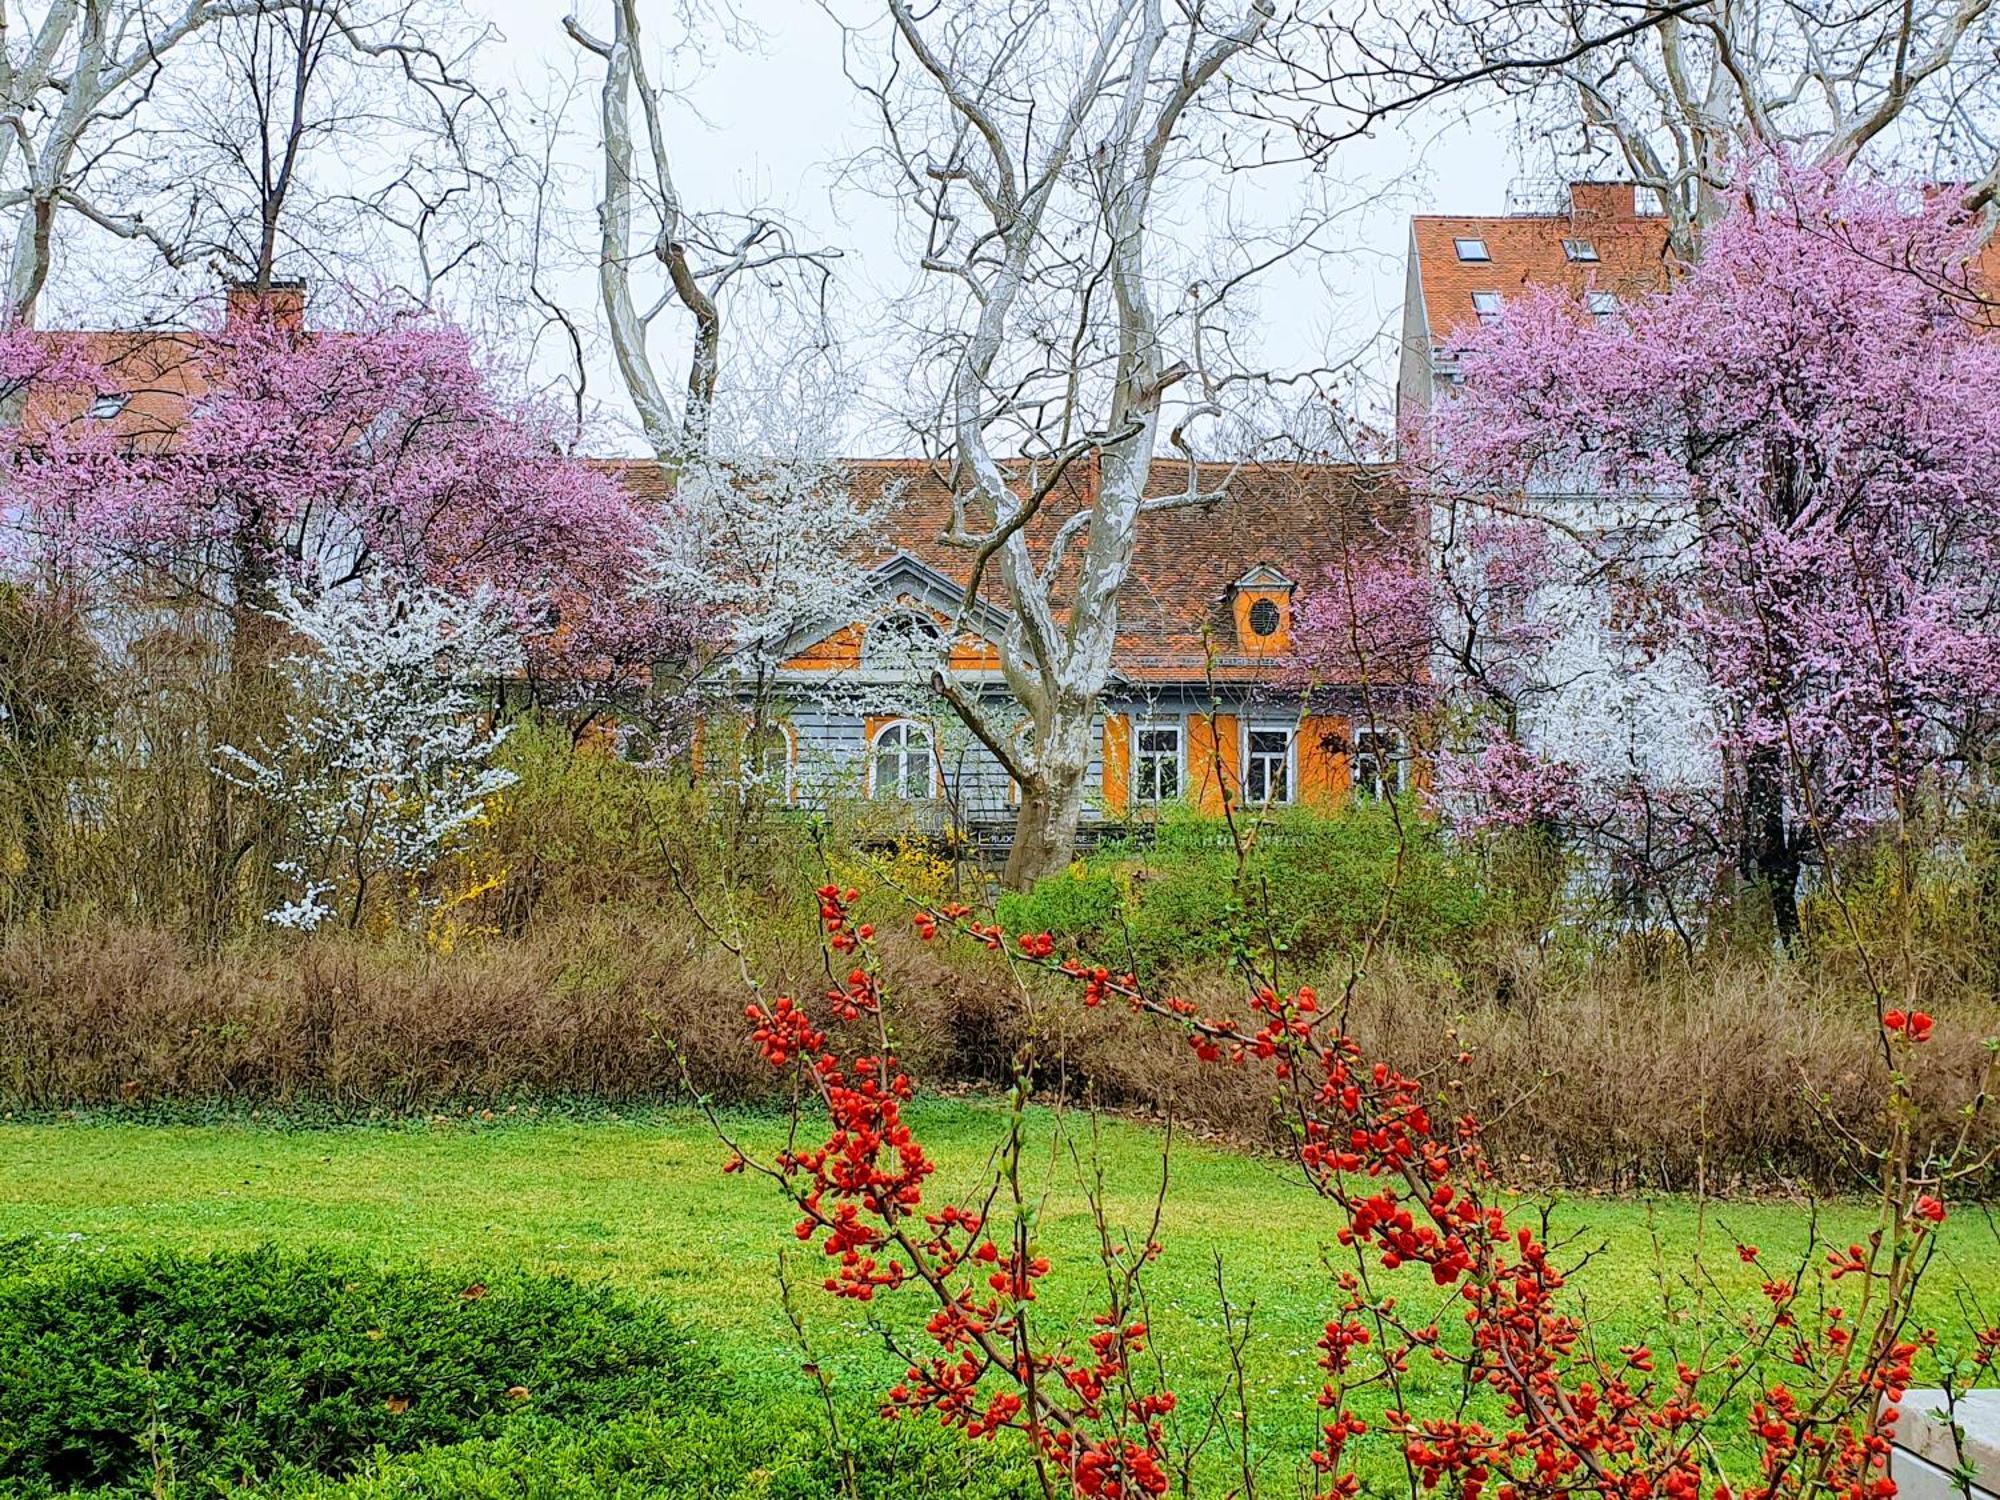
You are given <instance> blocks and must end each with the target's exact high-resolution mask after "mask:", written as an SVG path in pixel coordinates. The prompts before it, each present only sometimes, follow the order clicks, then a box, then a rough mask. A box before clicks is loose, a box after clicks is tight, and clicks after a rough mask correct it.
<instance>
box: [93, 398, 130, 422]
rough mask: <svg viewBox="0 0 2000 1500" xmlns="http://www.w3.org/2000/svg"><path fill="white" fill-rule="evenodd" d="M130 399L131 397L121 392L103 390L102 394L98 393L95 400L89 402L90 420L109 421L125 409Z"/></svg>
mask: <svg viewBox="0 0 2000 1500" xmlns="http://www.w3.org/2000/svg"><path fill="white" fill-rule="evenodd" d="M131 400H132V398H131V397H130V396H127V395H125V394H123V393H122V392H119V391H106V392H104V394H102V395H100V396H99V397H98V398H97V399H96V400H95V401H93V402H91V403H90V417H91V420H92V421H96V422H109V421H110V420H111V419H112V418H114V417H116V416H118V415H119V414H120V413H122V412H123V411H124V410H125V408H126V406H127V405H129V404H130V403H131Z"/></svg>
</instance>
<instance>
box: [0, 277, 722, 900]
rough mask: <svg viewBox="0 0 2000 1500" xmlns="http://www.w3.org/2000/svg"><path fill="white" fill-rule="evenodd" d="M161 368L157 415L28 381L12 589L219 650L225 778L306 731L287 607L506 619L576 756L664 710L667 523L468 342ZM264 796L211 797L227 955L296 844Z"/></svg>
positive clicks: (254, 355)
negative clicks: (229, 753) (72, 602)
mask: <svg viewBox="0 0 2000 1500" xmlns="http://www.w3.org/2000/svg"><path fill="white" fill-rule="evenodd" d="M33 337H34V336H32V335H27V336H24V338H26V339H29V340H32V338H33ZM11 348H12V346H11V344H7V345H0V379H7V378H11V377H12V375H13V364H10V363H9V362H8V361H9V360H10V359H12V354H11V353H10V350H11ZM153 355H161V356H163V357H162V358H159V359H154V358H152V357H151V356H153ZM167 356H170V357H167ZM22 358H24V359H25V358H26V351H23V352H22ZM18 363H20V361H19V360H15V361H14V364H18ZM145 363H146V364H147V366H148V367H149V368H151V367H152V366H155V365H157V366H160V367H161V368H160V370H159V371H158V372H157V373H156V374H155V375H154V376H153V377H152V378H150V379H149V380H147V381H146V382H144V383H143V387H142V388H139V389H134V388H133V384H132V381H131V376H130V373H129V370H128V371H117V370H113V371H108V372H104V373H103V374H101V375H100V376H99V377H98V381H97V383H96V390H97V391H99V392H108V393H111V394H110V395H109V396H108V397H105V398H103V399H98V400H93V399H92V396H91V395H90V383H89V382H88V381H87V379H86V376H87V374H88V372H85V371H81V370H72V369H69V368H68V367H67V366H59V367H55V368H53V369H52V370H51V371H49V372H44V373H42V374H40V375H39V376H37V375H36V373H35V372H34V371H32V370H28V371H26V373H25V374H24V375H23V377H22V378H24V379H27V380H28V381H29V382H30V383H31V384H32V385H34V386H35V387H36V388H35V390H34V392H33V393H32V394H31V395H30V397H29V399H28V402H27V406H26V410H27V413H28V419H27V420H26V421H24V422H23V424H22V426H21V427H20V428H19V430H18V431H17V433H16V434H15V435H14V436H13V438H12V440H11V442H10V446H9V449H8V451H7V454H6V456H7V458H8V459H9V460H10V465H11V473H10V476H9V477H10V480H11V495H10V499H9V506H10V509H9V511H8V512H7V514H6V521H7V523H8V524H7V526H6V535H5V541H4V546H5V549H6V554H7V561H8V562H9V563H10V564H11V568H12V570H13V571H31V572H40V573H42V574H44V575H51V576H68V577H79V576H87V577H89V578H90V579H91V580H92V587H91V590H90V592H91V595H92V597H93V598H94V599H96V600H97V601H98V602H99V606H100V612H101V613H102V614H103V616H104V617H105V618H106V620H107V621H110V620H113V619H115V621H116V623H117V624H118V625H119V626H121V627H122V628H123V629H125V630H127V631H136V632H138V633H145V632H146V631H148V630H150V629H151V628H152V625H151V622H152V621H154V620H157V619H160V618H162V617H163V616H166V615H174V616H178V617H179V619H180V620H181V621H182V622H183V623H184V626H185V625H191V626H192V627H193V629H192V631H191V634H192V635H193V636H194V638H196V639H199V640H202V641H206V642H211V643H213V646H214V656H213V658H212V660H214V662H215V663H216V665H217V670H218V680H217V682H216V686H215V690H214V692H213V693H212V694H210V695H207V696H204V694H203V693H202V692H200V691H194V692H190V693H189V694H188V701H189V705H190V711H191V712H192V713H194V714H195V716H196V718H197V720H198V728H199V733H200V735H201V737H202V741H203V743H204V744H206V746H207V747H208V751H209V754H210V755H211V756H212V757H216V756H220V755H221V754H222V752H223V751H224V749H225V748H226V747H235V749H236V750H237V751H238V752H239V753H241V752H243V751H244V750H245V749H246V747H251V746H255V745H258V744H260V743H262V742H263V741H264V740H266V739H267V738H269V736H271V735H272V734H275V733H278V732H279V730H280V726H279V725H278V723H277V722H276V721H277V720H278V719H279V718H281V717H282V716H283V715H284V714H285V713H286V712H289V708H288V704H289V703H290V695H291V693H292V692H293V686H292V685H290V684H289V682H288V674H287V673H286V672H285V671H284V669H283V667H284V663H285V662H286V660H287V659H288V657H287V653H288V652H289V651H290V650H291V649H292V646H293V644H294V643H293V641H292V640H291V637H292V636H293V635H294V634H295V633H296V632H295V628H294V627H293V626H292V625H289V624H288V621H287V618H286V611H285V610H281V609H280V607H279V606H280V605H281V603H284V602H286V601H291V602H292V603H293V604H296V605H298V606H299V607H302V608H305V609H308V610H310V609H312V608H315V607H318V606H319V605H320V604H321V603H322V602H325V601H334V600H337V599H338V598H339V597H341V596H344V595H347V594H356V595H365V596H366V597H367V598H369V599H371V600H375V601H378V602H381V601H386V602H385V603H384V604H383V607H384V608H387V609H389V610H391V611H392V613H393V612H394V611H396V610H399V609H401V608H403V607H404V604H405V603H406V602H408V601H423V600H426V599H437V598H442V599H458V600H468V599H471V598H474V597H475V596H476V597H479V598H481V599H482V600H485V601H488V602H487V603H486V604H485V605H483V606H482V607H483V608H487V609H490V610H491V611H492V612H494V613H495V614H496V616H497V617H498V618H499V619H500V620H501V621H502V622H503V623H504V624H505V626H506V628H507V629H508V630H509V631H510V632H511V634H512V635H513V637H514V638H515V640H516V641H517V642H518V643H519V645H520V646H521V647H522V648H523V651H522V652H521V654H520V655H519V657H518V658H517V661H518V663H519V664H518V666H517V667H516V668H515V669H514V670H513V671H512V672H510V674H509V676H510V680H511V684H512V687H511V689H510V690H511V691H513V692H515V693H516V694H518V691H519V688H520V686H522V685H525V687H526V689H527V691H528V692H529V693H531V694H532V695H533V696H534V699H535V701H536V702H537V703H539V704H540V705H541V706H543V707H545V708H550V709H553V710H554V711H555V712H556V713H557V714H559V715H560V716H561V717H562V718H563V719H564V720H565V721H566V722H567V723H568V725H569V727H570V728H571V730H572V731H573V732H576V733H580V732H581V731H582V729H583V728H584V727H585V726H586V725H588V724H589V723H591V722H593V721H594V720H596V719H598V718H599V717H601V716H602V715H603V713H604V712H605V710H606V709H607V708H615V709H616V711H617V712H619V713H620V714H622V715H627V716H629V715H630V714H632V713H633V712H635V711H644V710H646V709H653V710H657V709H658V707H659V705H658V704H657V702H652V701H649V700H651V698H652V694H651V675H652V667H653V664H654V662H655V661H656V660H657V659H659V658H660V657H662V656H669V655H671V654H673V653H674V652H675V651H676V650H678V649H680V647H681V645H682V643H683V641H684V638H685V632H684V631H683V629H682V622H683V618H684V612H683V611H681V610H679V609H678V608H676V606H675V604H674V602H673V601H672V600H671V599H669V598H666V597H663V596H661V595H660V593H659V592H658V590H657V589H648V590H645V591H644V597H641V592H642V584H643V583H644V582H645V578H646V569H647V558H646V551H647V547H648V544H649V541H650V528H649V527H648V525H647V524H646V519H645V517H644V516H643V515H642V514H641V513H640V511H639V508H638V506H637V505H636V503H635V502H634V500H633V498H632V497H631V496H630V495H629V493H628V492H627V491H626V489H625V488H624V486H623V485H622V484H621V482H620V481H619V479H618V477H617V475H616V474H615V473H613V472H610V471H608V470H606V469H604V468H603V467H601V466H593V465H590V464H587V463H585V462H583V461H581V460H579V459H576V458H573V457H571V456H569V455H568V454H567V453H566V451H565V447H566V441H565V440H566V437H567V434H566V432H565V430H564V428H563V426H562V425H561V422H560V420H559V418H558V417H557V415H556V414H555V413H554V412H553V411H552V410H550V409H548V408H545V407H542V406H540V405H536V404H534V403H529V402H515V401H509V400H507V399H505V398H503V397H502V396H501V395H499V394H498V393H497V391H496V388H495V384H494V382H493V381H491V380H490V379H489V377H488V374H487V372H486V371H485V370H484V369H483V368H482V367H481V364H480V363H479V361H478V360H477V359H476V358H475V357H474V354H473V351H472V348H471V346H470V342H469V340H468V339H467V338H466V336H465V335H464V334H463V333H461V332H459V331H457V330H455V329H453V328H450V327H448V326H446V325H443V324H441V323H438V322H436V321H434V320H432V319H429V318H422V317H407V316H383V317H378V318H375V319H372V320H370V321H367V322H365V323H364V324H362V325H361V326H358V327H354V328H350V329H346V330H341V331H328V332H308V331H306V330H304V329H302V328H300V327H299V326H297V321H296V319H287V318H285V317H283V316H281V315H279V314H278V312H277V308H276V306H275V304H272V303H269V302H266V303H264V304H262V305H260V306H257V307H255V308H251V309H243V308H239V309H238V310H237V311H236V314H235V315H234V316H232V317H231V318H229V319H228V320H226V321H225V322H223V323H222V324H221V325H220V326H218V327H216V328H214V329H211V330H209V331H207V332H204V333H201V334H196V335H174V336H163V338H162V339H161V340H160V341H159V343H158V345H157V346H156V347H154V348H152V349H150V350H149V351H148V358H147V360H146V361H145ZM54 376H60V377H61V379H60V380H57V379H55V378H53V377H54ZM121 376H122V378H121ZM79 393H81V399H77V398H78V396H79ZM120 396H125V397H127V398H128V399H127V401H126V402H125V403H123V404H121V402H120V401H119V399H118V398H119V397H120ZM293 613H296V611H293ZM167 686H169V687H173V688H176V689H180V688H188V687H190V684H187V683H183V682H175V683H172V684H167ZM654 717H658V714H657V712H656V713H655V714H654ZM243 790H244V788H243V786H242V785H240V784H238V783H232V782H230V781H228V780H226V779H222V778H217V779H216V781H215V783H214V784H213V785H211V786H210V787H208V788H207V790H206V796H207V798H208V803H207V806H206V807H205V809H204V810H203V813H202V819H203V821H204V822H205V825H206V833H205V835H204V836H203V844H204V849H205V853H204V854H203V855H202V856H201V860H202V867H203V869H204V870H205V872H206V873H205V875H204V876H203V877H202V884H203V894H202V896H201V898H200V910H202V911H204V912H205V913H206V914H207V915H206V916H205V917H204V918H203V920H204V921H205V922H207V923H209V924H211V926H212V928H213V929H214V930H220V926H221V925H222V924H223V923H225V922H226V921H227V920H228V918H229V914H230V913H231V912H232V911H233V910H234V909H235V907H236V906H237V904H238V901H239V890H238V887H239V881H238V878H237V871H238V869H239V868H240V867H242V866H243V865H244V862H245V860H246V857H247V856H248V855H249V854H250V853H251V851H252V850H254V849H258V848H260V847H265V846H268V849H269V852H271V854H272V855H273V859H274V860H275V858H276V856H277V854H278V852H279V851H280V846H281V843H282V838H281V830H279V829H278V827H277V824H276V821H275V820H274V818H273V817H272V816H271V810H270V807H263V808H259V807H256V806H245V805H242V804H243V802H244V798H243V797H242V796H239V795H238V794H239V793H241V792H243ZM268 800H269V799H266V801H267V802H268Z"/></svg>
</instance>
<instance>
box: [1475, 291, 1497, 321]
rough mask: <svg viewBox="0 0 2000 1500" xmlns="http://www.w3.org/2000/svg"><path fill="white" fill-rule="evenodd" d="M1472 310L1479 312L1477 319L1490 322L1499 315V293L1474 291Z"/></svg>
mask: <svg viewBox="0 0 2000 1500" xmlns="http://www.w3.org/2000/svg"><path fill="white" fill-rule="evenodd" d="M1472 310H1473V311H1474V312H1476V313H1478V314H1479V321H1480V322H1482V323H1491V322H1493V321H1494V320H1495V319H1496V318H1498V317H1499V316H1500V294H1499V293H1498V292H1474V293H1473V294H1472Z"/></svg>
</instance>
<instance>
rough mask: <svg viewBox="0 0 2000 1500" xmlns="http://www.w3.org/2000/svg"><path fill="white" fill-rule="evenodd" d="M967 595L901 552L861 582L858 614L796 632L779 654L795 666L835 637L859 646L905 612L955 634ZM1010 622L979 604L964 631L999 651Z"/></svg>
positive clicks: (940, 573)
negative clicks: (888, 618) (924, 614)
mask: <svg viewBox="0 0 2000 1500" xmlns="http://www.w3.org/2000/svg"><path fill="white" fill-rule="evenodd" d="M964 595H965V591H964V589H963V588H962V587H961V586H960V585H959V583H958V581H957V580H956V579H954V578H953V577H952V576H951V575H950V574H948V573H946V572H944V571H943V570H941V569H939V568H935V567H933V566H932V565H931V564H929V563H927V562H925V561H924V560H923V559H922V558H920V557H917V556H915V555H914V554H912V553H909V552H898V553H896V554H895V556H893V557H890V558H888V559H886V560H885V561H883V562H881V563H879V564H878V565H876V566H875V567H873V568H871V569H869V571H868V572H866V573H865V574H863V575H862V576H861V578H860V579H859V580H857V583H856V588H855V600H854V603H855V607H854V609H853V610H851V611H847V612H843V613H842V614H841V615H839V616H837V617H836V616H828V617H826V618H824V619H822V620H818V621H815V622H814V623H813V624H811V625H807V626H804V627H801V628H800V629H799V630H797V631H795V632H794V633H793V634H792V636H791V637H790V638H789V639H788V640H787V641H786V642H785V644H784V646H783V648H782V649H781V651H780V652H779V656H780V659H781V660H784V661H791V660H793V659H794V658H796V657H799V656H802V655H806V654H808V653H813V652H814V651H815V648H819V647H823V646H825V645H827V644H828V643H829V642H831V641H833V640H834V638H835V637H849V636H852V637H854V638H856V639H857V641H858V638H859V636H860V635H861V634H863V633H865V631H866V628H867V626H868V625H869V624H870V623H872V622H873V621H875V620H876V619H879V618H880V617H881V616H883V615H885V614H889V613H891V612H893V611H894V610H895V609H896V608H898V607H899V606H900V607H904V608H908V607H911V606H916V607H919V608H922V609H924V610H927V611H928V612H929V613H930V614H931V615H932V616H933V617H934V618H935V619H936V620H937V622H938V624H939V625H940V626H943V627H946V628H949V627H950V625H951V624H952V622H953V621H954V620H956V619H957V617H958V610H959V605H960V603H961V602H962V600H963V599H964ZM1010 618H1011V617H1010V616H1009V615H1008V613H1007V611H1005V610H1003V609H997V608H995V607H994V606H992V605H990V604H987V603H986V602H985V601H984V600H977V601H974V603H973V605H972V608H970V609H969V610H967V611H966V613H965V619H964V620H963V621H962V622H961V625H960V628H961V630H962V631H963V632H965V633H966V634H969V635H972V636H976V637H978V638H980V639H982V640H984V641H986V642H987V643H988V644H990V645H993V646H996V647H997V646H998V644H999V642H1000V638H1001V637H1002V636H1003V635H1005V634H1006V631H1007V624H1008V621H1009V619H1010Z"/></svg>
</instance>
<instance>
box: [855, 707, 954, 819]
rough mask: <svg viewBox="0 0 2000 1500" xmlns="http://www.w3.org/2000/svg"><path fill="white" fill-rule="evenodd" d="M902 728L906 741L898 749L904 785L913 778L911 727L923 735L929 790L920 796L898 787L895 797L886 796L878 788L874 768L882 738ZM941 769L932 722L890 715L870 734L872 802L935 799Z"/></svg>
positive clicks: (869, 786) (926, 779)
mask: <svg viewBox="0 0 2000 1500" xmlns="http://www.w3.org/2000/svg"><path fill="white" fill-rule="evenodd" d="M899 729H900V730H902V731H903V744H902V749H901V751H900V752H899V755H900V760H901V763H902V769H901V771H900V772H899V780H900V782H901V783H902V785H903V786H904V787H907V785H908V783H909V778H910V742H909V731H910V730H912V729H915V730H918V731H920V732H921V733H922V734H923V737H924V748H923V757H924V768H925V775H924V780H925V783H926V785H927V787H928V790H927V791H926V792H925V793H924V795H923V796H922V797H921V798H912V797H911V796H910V795H909V794H908V792H907V791H904V790H899V791H898V792H897V793H896V795H895V796H894V797H893V798H890V797H885V796H883V795H882V793H881V792H880V791H879V790H878V788H877V782H876V775H875V772H876V768H877V763H878V760H879V757H880V756H881V754H882V741H883V740H884V739H886V738H887V737H888V735H889V734H890V732H891V731H892V730H899ZM941 770H942V767H941V766H940V765H939V764H938V752H937V736H936V735H934V734H933V733H932V732H931V726H930V725H928V724H926V723H925V722H924V721H923V720H922V719H891V720H889V722H888V723H886V724H882V725H879V726H878V727H877V728H876V730H875V732H874V733H873V734H872V735H870V736H869V737H868V800H869V801H870V802H878V801H879V802H889V801H896V802H911V801H925V802H930V801H935V800H936V799H937V797H938V795H939V788H938V780H939V774H940V772H941Z"/></svg>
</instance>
